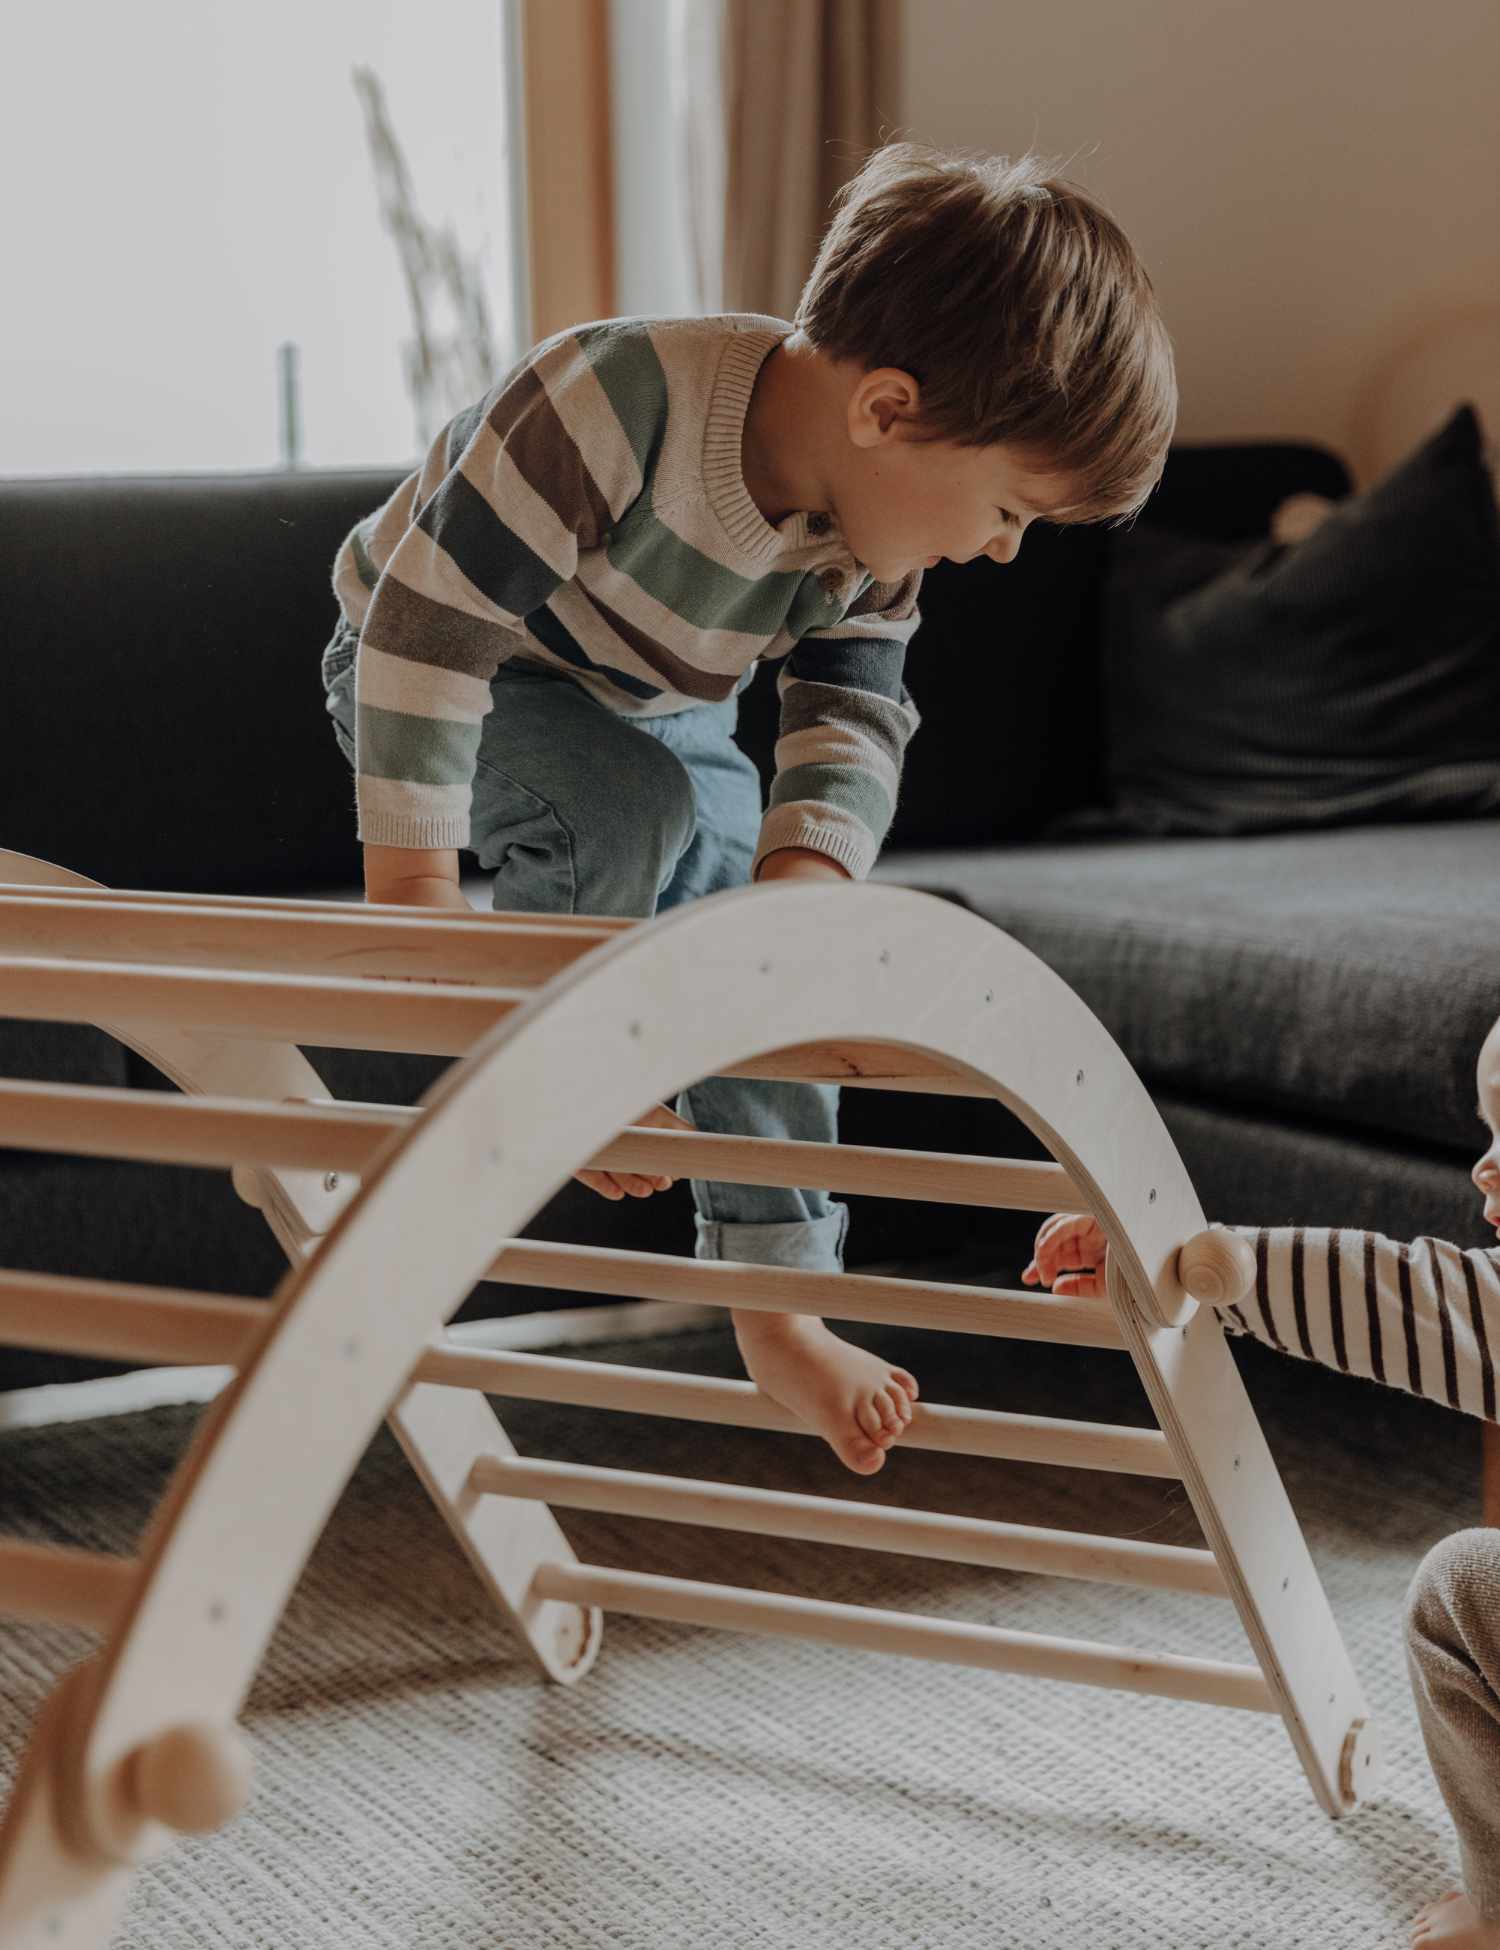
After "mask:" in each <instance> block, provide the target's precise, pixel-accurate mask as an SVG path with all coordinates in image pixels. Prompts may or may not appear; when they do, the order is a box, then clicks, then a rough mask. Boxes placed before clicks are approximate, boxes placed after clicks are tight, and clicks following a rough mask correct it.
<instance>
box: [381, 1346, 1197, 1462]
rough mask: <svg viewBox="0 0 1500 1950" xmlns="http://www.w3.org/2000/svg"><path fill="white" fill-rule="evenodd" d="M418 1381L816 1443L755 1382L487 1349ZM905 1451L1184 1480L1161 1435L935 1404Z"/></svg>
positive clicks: (424, 1365) (427, 1364)
mask: <svg viewBox="0 0 1500 1950" xmlns="http://www.w3.org/2000/svg"><path fill="white" fill-rule="evenodd" d="M416 1374H417V1379H419V1380H422V1381H432V1382H437V1383H439V1384H441V1385H443V1386H446V1387H454V1388H476V1389H479V1390H480V1391H481V1392H482V1393H485V1394H490V1395H504V1396H507V1397H509V1398H511V1399H514V1400H517V1401H542V1402H562V1403H566V1404H568V1405H569V1406H571V1407H576V1408H602V1409H614V1410H619V1411H621V1412H623V1413H628V1414H633V1415H665V1416H671V1417H674V1418H676V1419H677V1420H680V1421H687V1422H714V1423H718V1424H721V1425H722V1426H724V1427H728V1428H737V1429H767V1430H774V1431H776V1432H778V1433H780V1434H784V1435H805V1436H812V1435H814V1433H815V1431H814V1430H812V1429H811V1428H809V1427H808V1425H807V1423H806V1422H804V1421H803V1420H802V1419H801V1418H800V1416H796V1415H793V1413H792V1412H791V1410H790V1409H789V1408H783V1407H782V1406H781V1404H780V1402H774V1401H772V1400H771V1398H770V1396H769V1395H763V1394H762V1393H761V1392H760V1390H759V1389H758V1388H757V1387H755V1385H754V1384H753V1383H752V1382H749V1381H731V1380H729V1379H727V1378H724V1377H721V1376H717V1375H682V1374H673V1373H671V1372H669V1371H668V1370H666V1369H663V1368H634V1367H631V1368H626V1367H621V1366H619V1365H618V1364H616V1363H614V1362H604V1361H570V1360H568V1359H567V1358H566V1357H565V1356H562V1355H550V1354H519V1353H501V1352H499V1351H497V1350H494V1349H490V1348H473V1349H467V1348H466V1349H463V1350H459V1349H457V1348H456V1347H454V1346H453V1345H452V1344H451V1343H443V1344H441V1345H439V1346H435V1347H433V1348H431V1349H429V1351H428V1352H427V1353H426V1354H425V1355H424V1356H423V1357H422V1361H421V1363H420V1365H419V1366H418V1368H417V1371H416ZM819 1440H821V1438H819ZM901 1446H902V1447H903V1448H906V1449H937V1450H942V1451H944V1452H945V1453H946V1454H949V1455H956V1456H988V1457H990V1458H991V1459H992V1460H996V1461H1005V1462H1034V1463H1051V1464H1053V1465H1055V1466H1057V1467H1060V1468H1065V1469H1098V1470H1108V1471H1111V1472H1114V1473H1116V1474H1120V1475H1131V1476H1161V1477H1177V1478H1180V1477H1181V1475H1182V1471H1181V1470H1180V1469H1179V1468H1178V1466H1177V1463H1176V1460H1175V1459H1174V1457H1173V1455H1172V1447H1171V1444H1170V1443H1169V1442H1168V1441H1167V1438H1166V1437H1165V1436H1164V1435H1163V1434H1162V1433H1161V1432H1160V1430H1158V1429H1134V1428H1127V1427H1125V1426H1123V1425H1117V1424H1112V1423H1108V1422H1072V1421H1067V1420H1064V1419H1063V1418H1062V1417H1060V1416H1049V1415H1010V1414H1004V1413H1001V1412H1000V1411H998V1410H996V1409H988V1408H953V1407H949V1406H946V1405H937V1404H934V1403H931V1402H918V1403H917V1406H916V1411H915V1413H914V1415H913V1416H912V1419H911V1422H910V1424H909V1425H908V1427H907V1430H906V1433H905V1435H904V1436H903V1437H902V1438H901Z"/></svg>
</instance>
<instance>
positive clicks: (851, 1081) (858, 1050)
mask: <svg viewBox="0 0 1500 1950" xmlns="http://www.w3.org/2000/svg"><path fill="white" fill-rule="evenodd" d="M724 1075H725V1076H727V1077H770V1078H772V1079H773V1080H774V1081H776V1082H781V1083H839V1084H847V1085H849V1086H850V1087H851V1088H853V1089H866V1090H915V1091H920V1092H922V1093H924V1094H925V1095H928V1096H936V1097H993V1096H994V1094H995V1093H994V1091H993V1090H992V1089H991V1088H990V1087H989V1086H988V1085H986V1084H983V1083H980V1082H978V1081H977V1080H976V1079H975V1078H973V1077H970V1076H965V1075H963V1074H962V1073H961V1072H960V1071H957V1070H952V1069H950V1068H949V1067H948V1066H947V1065H946V1064H945V1063H940V1062H939V1061H938V1059H937V1058H936V1057H935V1056H923V1055H919V1054H918V1053H917V1052H916V1051H914V1050H907V1049H898V1048H896V1046H895V1045H894V1044H888V1043H796V1044H789V1045H788V1046H787V1048H785V1049H779V1050H776V1051H774V1052H773V1053H772V1054H770V1055H767V1056H755V1057H751V1058H750V1059H749V1061H748V1062H745V1063H737V1064H736V1065H735V1066H734V1068H733V1069H730V1070H726V1071H725V1072H724Z"/></svg>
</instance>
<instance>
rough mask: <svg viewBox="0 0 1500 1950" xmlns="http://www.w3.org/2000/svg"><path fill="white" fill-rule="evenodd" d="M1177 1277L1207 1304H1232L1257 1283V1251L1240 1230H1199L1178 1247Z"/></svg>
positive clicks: (1221, 1305) (1214, 1305)
mask: <svg viewBox="0 0 1500 1950" xmlns="http://www.w3.org/2000/svg"><path fill="white" fill-rule="evenodd" d="M1177 1277H1178V1279H1179V1280H1180V1281H1181V1282H1182V1284H1183V1286H1184V1287H1185V1288H1186V1289H1187V1291H1188V1292H1189V1293H1190V1294H1192V1296H1193V1298H1194V1299H1195V1300H1201V1301H1202V1302H1203V1303H1204V1305H1205V1306H1209V1307H1228V1306H1232V1305H1233V1304H1234V1302H1235V1301H1236V1300H1243V1299H1244V1297H1245V1295H1246V1294H1247V1293H1248V1292H1249V1291H1250V1289H1251V1287H1252V1286H1254V1284H1255V1253H1254V1250H1253V1248H1252V1247H1251V1244H1250V1241H1249V1240H1248V1239H1241V1238H1240V1237H1239V1235H1238V1233H1233V1232H1216V1231H1213V1230H1212V1229H1210V1230H1209V1231H1207V1232H1196V1233H1194V1235H1193V1237H1192V1238H1191V1239H1188V1240H1186V1241H1184V1243H1183V1244H1182V1245H1181V1246H1179V1247H1178V1249H1177Z"/></svg>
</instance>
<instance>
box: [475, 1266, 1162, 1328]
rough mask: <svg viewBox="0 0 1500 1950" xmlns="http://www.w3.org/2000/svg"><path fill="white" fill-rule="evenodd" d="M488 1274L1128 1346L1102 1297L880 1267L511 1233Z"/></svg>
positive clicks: (613, 1291) (631, 1293) (531, 1282)
mask: <svg viewBox="0 0 1500 1950" xmlns="http://www.w3.org/2000/svg"><path fill="white" fill-rule="evenodd" d="M484 1277H485V1278H486V1279H487V1280H498V1281H500V1282H501V1283H502V1284H509V1285H515V1286H547V1287H559V1288H561V1289H562V1290H563V1291H564V1292H567V1293H597V1294H603V1295H607V1296H611V1297H616V1298H620V1299H632V1300H685V1301H691V1302H693V1303H695V1304H698V1305H706V1306H710V1307H745V1308H748V1309H751V1310H752V1311H755V1312H758V1313H780V1314H815V1315H819V1316H821V1317H822V1318H823V1319H826V1320H863V1321H869V1322H871V1323H873V1324H877V1325H880V1326H884V1327H931V1328H935V1329H942V1330H944V1331H946V1332H948V1333H952V1334H989V1335H994V1336H996V1337H998V1338H1000V1339H1003V1340H1017V1341H1056V1342H1059V1343H1061V1344H1063V1345H1064V1346H1070V1347H1111V1348H1122V1347H1123V1346H1124V1345H1125V1343H1124V1341H1123V1340H1122V1339H1121V1336H1120V1330H1119V1328H1118V1327H1117V1326H1116V1325H1115V1317H1114V1314H1113V1312H1112V1310H1111V1309H1110V1308H1109V1307H1108V1306H1107V1305H1106V1304H1105V1303H1104V1302H1102V1301H1099V1300H1057V1299H1054V1298H1053V1297H1052V1296H1051V1295H1050V1294H1049V1295H1046V1296H1040V1295H1036V1294H1031V1293H1027V1292H1025V1291H1013V1290H1009V1289H1006V1288H996V1287H987V1286H950V1285H943V1284H940V1283H937V1282H934V1281H926V1280H897V1279H888V1278H886V1277H884V1276H883V1275H878V1274H873V1273H810V1272H804V1271H803V1270H802V1269H801V1268H800V1267H795V1266H753V1265H750V1264H748V1263H745V1262H742V1261H736V1260H711V1259H678V1258H674V1257H672V1256H670V1255H668V1254H664V1253H631V1252H615V1251H612V1250H610V1249H608V1248H606V1247H603V1246H558V1245H553V1244H551V1243H550V1242H547V1241H543V1240H539V1239H516V1240H512V1241H511V1242H510V1243H509V1244H508V1245H507V1246H506V1247H505V1248H504V1249H503V1251H502V1252H501V1253H500V1254H499V1256H498V1257H497V1258H496V1259H495V1260H494V1261H493V1262H492V1264H491V1265H490V1268H489V1270H488V1271H487V1272H486V1273H485V1275H484Z"/></svg>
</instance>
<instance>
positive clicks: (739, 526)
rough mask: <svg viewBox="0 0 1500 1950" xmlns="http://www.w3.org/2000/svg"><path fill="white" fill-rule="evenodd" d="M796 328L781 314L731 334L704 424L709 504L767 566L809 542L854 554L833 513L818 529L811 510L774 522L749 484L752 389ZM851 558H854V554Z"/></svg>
mask: <svg viewBox="0 0 1500 1950" xmlns="http://www.w3.org/2000/svg"><path fill="white" fill-rule="evenodd" d="M791 331H792V327H791V326H790V325H787V324H784V323H783V322H782V321H781V320H779V319H767V320H766V321H765V322H764V325H763V326H762V325H757V326H754V327H751V328H750V329H747V330H742V331H734V332H730V333H729V334H728V337H727V339H726V342H725V346H724V351H723V353H722V355H721V357H720V359H719V369H718V371H717V373H716V374H715V376H714V387H713V393H712V396H711V398H710V401H709V407H708V420H707V424H706V425H705V427H704V430H703V481H704V486H705V488H706V489H707V492H708V504H709V506H710V507H711V508H712V509H713V511H714V513H715V514H716V515H717V516H718V519H719V523H720V526H721V527H722V528H723V530H724V533H725V534H726V535H727V536H728V537H729V539H730V541H731V542H732V543H733V544H734V546H735V547H736V548H737V549H738V550H739V551H740V553H741V554H742V555H744V556H746V557H748V558H749V559H750V560H751V561H752V562H755V563H757V564H759V565H760V566H761V567H762V568H770V567H773V566H774V565H775V563H776V562H777V560H778V559H779V558H780V557H782V556H785V555H793V554H796V553H797V552H798V551H800V550H803V549H805V548H807V547H808V545H809V542H812V543H814V545H817V544H821V547H820V548H819V551H818V552H819V553H820V554H826V555H827V556H828V557H829V558H830V559H833V558H837V557H842V556H846V555H847V554H848V550H847V548H846V546H845V544H844V540H843V537H842V535H841V534H840V533H839V530H838V528H837V525H836V524H834V523H833V522H832V521H831V519H828V521H827V525H826V526H824V527H823V528H822V529H821V530H820V531H819V532H817V533H816V534H814V533H813V532H811V531H810V530H809V528H808V518H807V515H806V513H805V512H798V513H795V514H790V515H788V516H787V517H786V518H785V520H784V521H781V522H779V523H778V524H777V525H776V526H775V527H774V528H773V527H772V525H771V524H770V522H768V521H767V520H766V518H765V516H764V515H763V514H762V513H761V511H760V509H759V508H757V507H756V505H755V502H754V501H753V500H752V499H751V496H750V490H749V488H748V487H746V485H745V463H744V440H745V415H746V414H747V413H748V412H749V410H750V395H751V394H752V393H753V392H754V390H755V381H756V378H757V376H758V375H759V373H760V369H761V367H762V366H763V365H764V364H765V362H766V360H767V359H768V358H769V357H770V356H771V354H772V352H774V351H775V349H776V347H777V346H778V345H780V344H781V342H782V340H783V339H785V338H787V337H788V336H789V335H790V333H791ZM849 559H850V561H851V562H852V560H853V558H852V557H850V558H849Z"/></svg>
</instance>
